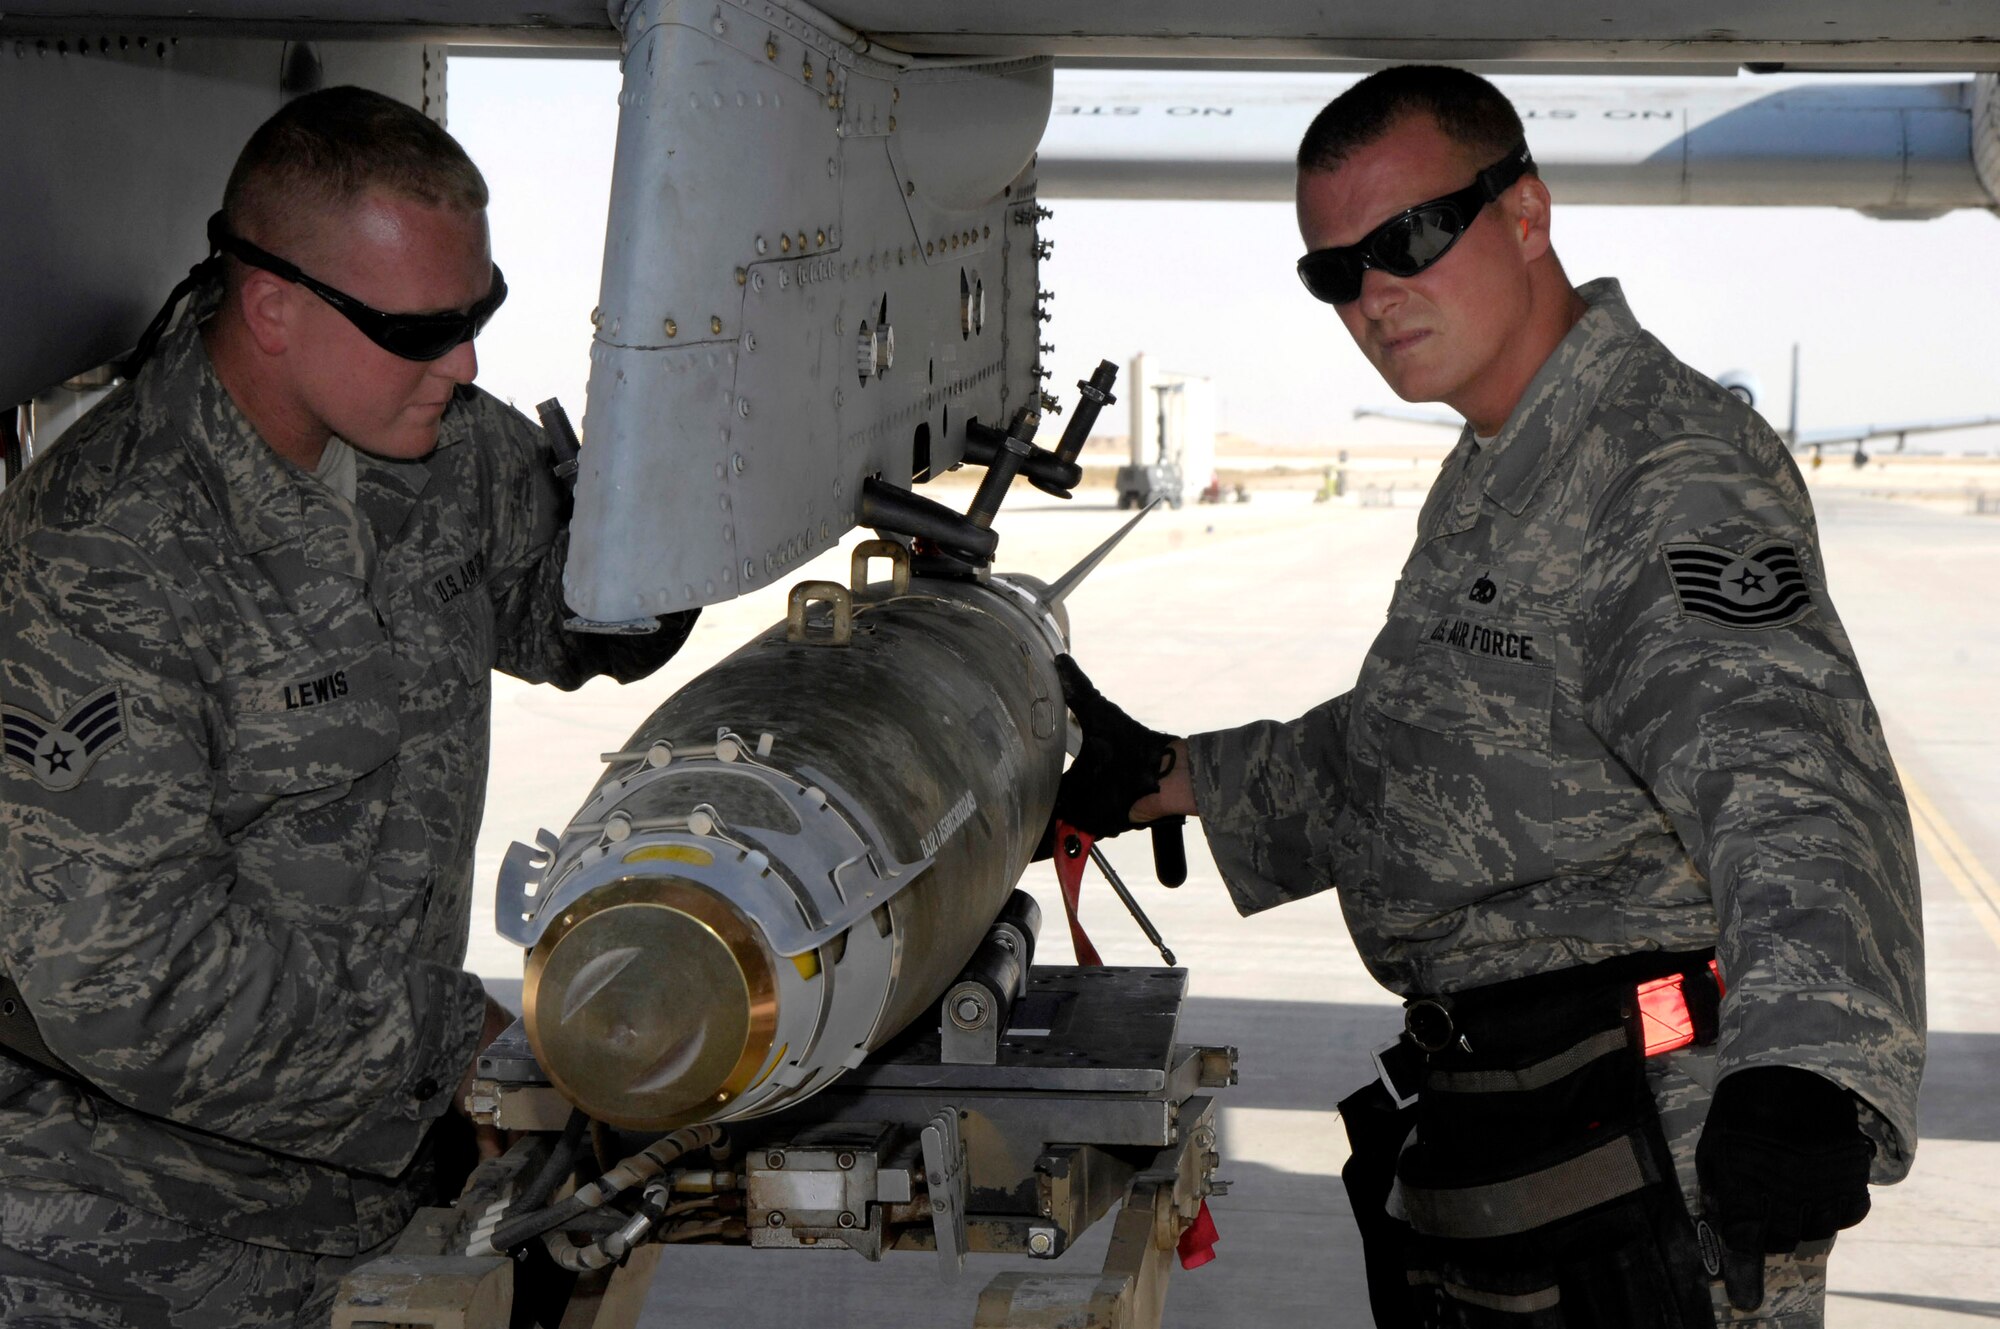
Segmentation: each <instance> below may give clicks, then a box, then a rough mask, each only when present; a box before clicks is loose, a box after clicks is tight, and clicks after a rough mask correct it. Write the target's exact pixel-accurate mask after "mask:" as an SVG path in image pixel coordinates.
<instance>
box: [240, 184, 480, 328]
mask: <svg viewBox="0 0 2000 1329" xmlns="http://www.w3.org/2000/svg"><path fill="white" fill-rule="evenodd" d="M208 243H209V245H210V246H211V247H212V248H214V249H216V250H219V251H220V252H222V253H224V254H227V255H229V256H230V257H231V258H233V259H236V260H237V261H238V262H241V263H248V264H249V265H250V266H251V267H253V268H262V269H263V270H264V271H266V272H268V273H270V274H271V275H272V276H274V277H282V278H284V279H285V280H286V281H288V282H296V283H298V284H299V285H300V286H303V287H305V288H306V289H307V290H308V291H311V292H312V293H313V294H314V295H316V296H318V297H319V298H320V299H322V300H324V301H326V303H327V304H329V305H331V306H333V308H334V309H336V310H338V311H339V312H340V314H341V315H342V317H344V318H346V320H347V321H348V322H349V323H352V324H353V325H354V326H355V327H357V328H359V329H360V330H361V333H362V335H363V336H365V337H367V338H368V340H369V341H372V342H374V343H375V344H376V345H377V346H380V347H381V348H382V349H383V350H385V351H387V352H389V353H390V354H391V355H400V356H401V357H403V359H405V360H437V359H440V358H442V357H443V356H446V355H449V354H450V353H451V352H452V351H453V350H455V349H457V348H458V347H459V346H462V345H463V344H465V343H466V342H469V341H471V340H472V339H473V338H474V337H477V336H478V335H479V330H480V329H481V328H483V327H485V326H486V320H488V319H490V318H492V317H493V311H494V310H496V309H498V308H499V307H500V302H501V301H503V300H505V299H506V298H507V282H506V280H505V279H504V278H502V277H501V275H500V265H499V264H497V263H496V264H494V265H493V286H492V288H491V289H490V290H488V291H487V292H486V294H485V296H484V297H482V298H481V299H480V301H479V303H477V304H475V305H473V306H472V307H471V308H470V309H455V310H451V311H448V312H446V313H442V314H385V313H383V312H382V311H381V310H379V309H376V308H374V307H373V306H371V305H368V304H366V303H364V302H363V301H360V300H357V299H355V298H354V297H353V296H351V295H349V294H347V292H345V291H341V290H336V289H335V288H334V287H331V286H328V285H327V284H326V283H325V282H322V281H315V280H313V279H312V278H311V277H308V276H307V275H306V274H305V273H303V272H301V271H299V269H298V268H297V267H296V266H294V265H293V264H290V263H287V262H286V261H285V260H284V259H282V258H279V257H278V256H277V255H276V254H272V253H269V252H267V251H265V250H262V249H259V248H258V247H257V246H256V245H253V244H251V243H250V242H249V241H248V240H245V239H243V238H242V237H241V236H235V235H231V234H230V233H229V230H228V228H227V227H226V226H225V225H224V224H223V220H222V214H221V213H219V212H218V213H216V214H215V215H214V216H213V217H210V218H209V219H208Z"/></svg>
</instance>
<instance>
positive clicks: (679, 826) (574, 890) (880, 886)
mask: <svg viewBox="0 0 2000 1329" xmlns="http://www.w3.org/2000/svg"><path fill="white" fill-rule="evenodd" d="M841 593H842V594H843V595H845V594H846V592H845V591H844V590H843V591H842V592H841ZM718 746H721V745H718ZM742 747H743V748H744V749H747V748H748V745H747V744H744V745H742ZM732 750H735V749H733V748H732ZM696 765H713V766H714V767H715V769H716V770H717V771H718V772H724V771H726V772H727V774H728V776H729V777H730V778H733V779H740V778H748V779H755V780H760V781H762V782H763V783H764V784H765V785H767V786H768V787H769V788H770V789H771V791H772V792H773V793H774V794H776V795H777V796H778V798H780V799H782V800H783V801H784V802H785V804H786V805H787V806H788V807H789V808H790V809H791V810H792V812H793V814H794V815H795V817H796V818H797V820H798V825H799V828H800V829H799V830H798V831H796V832H785V831H777V830H772V829H770V828H767V827H761V826H757V827H751V826H736V827H730V828H728V834H727V838H725V837H724V836H723V835H721V834H718V833H715V828H713V827H712V826H711V827H710V828H709V829H708V830H707V831H698V830H697V829H696V828H695V827H692V826H690V825H688V824H687V823H686V822H684V821H677V822H675V823H674V824H672V825H671V826H668V825H665V824H660V825H654V824H649V823H647V822H645V821H643V820H639V821H631V820H628V821H625V822H624V824H623V827H622V829H621V830H620V832H619V836H618V838H615V839H613V840H612V841H610V842H609V843H607V842H606V841H605V839H604V837H603V835H602V831H601V830H600V834H599V836H598V837H597V838H596V839H592V840H586V841H584V842H583V843H581V845H579V844H578V833H579V832H588V831H590V830H591V829H592V828H593V827H602V828H608V827H609V826H610V823H611V822H612V820H613V819H614V816H615V813H616V805H617V803H619V802H623V801H624V800H625V799H627V798H628V797H630V796H631V795H632V794H633V793H634V792H635V791H636V790H637V789H638V788H639V787H641V782H650V781H653V780H659V779H664V778H668V777H669V776H676V777H677V776H681V775H684V774H685V773H686V771H687V770H688V769H689V768H690V767H691V766H696ZM808 781H809V782H810V783H807V782H808ZM605 795H606V796H600V798H599V799H597V800H593V803H594V805H596V806H601V807H604V808H606V811H605V814H604V817H603V819H602V821H601V822H591V821H585V820H583V817H582V815H580V816H579V819H578V821H577V822H575V823H572V825H571V828H570V832H569V836H570V844H569V845H567V846H563V847H562V848H561V849H558V848H557V846H556V843H555V837H554V836H553V835H551V834H550V833H549V832H547V831H542V832H540V833H539V834H538V835H537V836H536V844H535V845H532V846H530V845H523V844H515V845H513V846H511V847H510V848H509V849H508V851H507V855H506V857H505V858H504V859H503V860H502V861H501V867H500V878H499V882H498V885H497V888H496V890H495V892H494V901H493V915H494V917H493V926H494V930H495V931H497V932H499V934H500V935H501V936H503V937H505V938H507V939H508V940H509V941H511V942H513V943H514V944H515V945H517V946H523V947H526V946H532V945H534V944H535V943H536V942H537V941H539V940H540V939H541V936H542V933H543V932H545V931H547V930H548V925H549V923H550V921H551V920H553V919H554V918H555V917H556V916H557V915H558V914H559V913H560V912H561V911H562V909H563V908H564V906H566V905H568V904H569V903H570V902H571V901H573V900H575V899H577V898H578V897H579V896H582V895H584V894H587V893H588V892H590V891H592V890H594V889H596V888H597V887H599V886H602V885H605V884H606V883H608V882H611V881H615V880H617V879H618V878H620V877H625V876H630V875H632V871H633V870H632V868H631V867H630V866H628V864H630V863H631V862H632V861H634V860H635V859H636V858H637V857H638V856H639V855H640V853H641V851H643V850H649V849H657V848H660V847H664V846H669V845H678V846H683V847H686V848H691V849H695V850H698V851H700V852H699V853H696V854H677V855H674V856H673V858H672V860H671V861H672V864H673V872H674V875H675V876H679V877H686V878H688V879H689V880H691V881H695V882H699V883H700V884H702V885H704V886H707V887H709V888H710V889H712V890H714V891H715V892H716V893H717V894H719V895H721V896H722V897H723V898H724V899H729V900H734V901H737V902H738V903H739V905H740V906H741V907H742V908H743V909H744V911H745V912H746V913H748V914H749V915H750V916H751V917H753V918H755V919H757V920H759V922H761V923H762V924H763V926H764V929H765V935H766V937H767V938H768V940H769V941H770V943H771V947H772V949H773V950H775V951H776V952H777V953H778V954H780V955H787V956H789V955H803V954H805V953H806V952H807V951H810V950H814V949H817V948H818V947H820V946H823V945H825V944H826V943H827V942H829V941H831V940H833V938H834V937H836V936H838V935H839V934H841V933H842V932H845V931H846V930H847V929H848V928H850V927H852V926H853V925H854V924H855V923H857V922H859V921H860V920H861V919H863V918H864V917H866V916H867V915H868V914H870V913H872V912H874V911H875V910H876V909H879V908H881V907H882V906H883V905H884V904H886V903H888V901H889V900H891V899H892V898H894V897H895V896H896V895H897V894H898V893H900V892H901V891H902V890H904V889H905V888H906V887H908V886H909V885H910V883H911V882H913V881H915V880H916V879H917V878H918V877H920V876H921V875H923V873H924V872H925V871H926V870H928V869H929V868H930V865H931V863H932V862H933V861H934V860H933V859H932V858H931V857H930V856H928V855H926V856H925V857H922V858H919V859H916V860H915V861H913V862H908V863H905V862H902V861H900V860H898V859H897V858H896V857H895V855H894V854H892V853H891V852H890V851H889V848H888V846H887V844H886V843H885V842H884V840H883V837H882V834H881V831H880V830H879V828H878V827H877V826H876V824H875V822H874V820H873V819H872V818H870V817H869V816H867V814H866V813H865V812H864V811H862V810H861V809H860V807H859V805H858V804H857V803H856V802H855V801H854V800H852V799H850V798H848V797H847V796H846V795H845V794H844V793H843V792H842V791H841V790H840V789H839V787H838V786H836V785H834V784H833V783H832V782H831V781H829V780H828V779H827V778H826V777H825V776H824V775H822V774H820V773H819V772H818V771H815V770H813V769H812V768H811V767H809V766H801V767H799V768H798V772H797V777H796V778H795V777H794V776H791V775H787V774H786V773H785V772H783V771H780V770H778V769H776V768H775V767H771V766H766V765H763V764H762V763H761V762H754V761H751V760H750V759H749V758H748V757H746V756H742V755H738V756H736V757H735V758H734V759H733V760H730V761H727V762H725V761H723V760H722V759H721V757H719V756H718V757H712V758H707V759H705V760H704V759H696V760H693V761H684V760H683V759H681V758H680V757H679V756H678V755H677V756H675V757H674V759H673V760H672V762H671V763H670V764H668V765H664V766H657V767H651V768H649V769H647V770H645V771H642V772H640V773H639V774H638V775H636V776H634V777H633V778H632V780H630V781H627V782H626V783H625V784H624V785H623V786H612V787H610V788H608V789H607V790H606V791H605ZM588 811H589V809H588V808H586V813H588ZM743 842H748V845H747V847H746V845H745V844H744V843H743ZM593 853H594V854H595V856H594V857H593V856H592V855H593ZM704 857H705V858H707V859H708V862H706V863H704V862H701V861H700V859H702V858H704ZM565 859H567V860H568V863H566V864H565V863H563V862H562V860H565ZM774 859H776V860H779V861H782V862H783V863H784V864H785V865H786V867H787V868H788V869H789V870H790V871H791V872H793V873H796V874H797V879H796V880H794V879H793V878H792V877H791V876H789V875H787V874H784V873H780V872H777V871H775V870H774V869H773V868H772V866H771V864H772V860H774Z"/></svg>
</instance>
